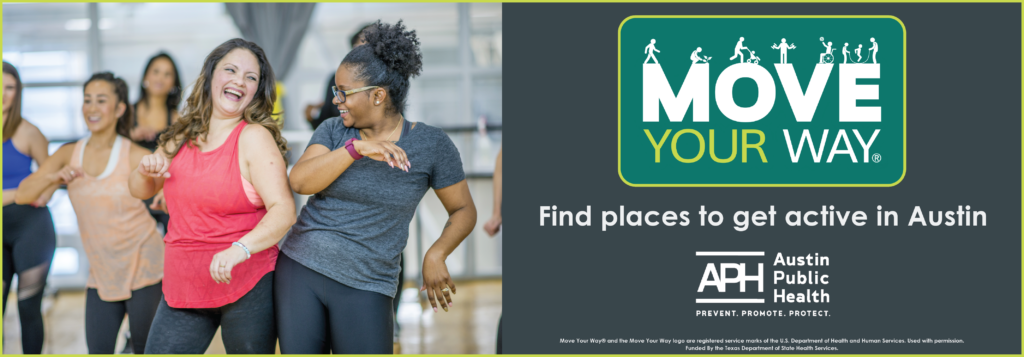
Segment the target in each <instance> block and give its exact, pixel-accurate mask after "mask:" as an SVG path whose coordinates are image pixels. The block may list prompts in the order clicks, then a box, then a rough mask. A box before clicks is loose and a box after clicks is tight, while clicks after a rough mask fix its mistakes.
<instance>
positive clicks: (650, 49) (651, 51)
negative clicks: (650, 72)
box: [644, 38, 661, 64]
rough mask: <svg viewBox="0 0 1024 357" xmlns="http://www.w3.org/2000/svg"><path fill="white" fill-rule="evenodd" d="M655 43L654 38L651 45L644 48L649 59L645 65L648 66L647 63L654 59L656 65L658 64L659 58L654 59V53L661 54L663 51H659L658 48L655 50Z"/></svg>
mask: <svg viewBox="0 0 1024 357" xmlns="http://www.w3.org/2000/svg"><path fill="white" fill-rule="evenodd" d="M654 42H655V41H654V39H653V38H652V39H651V44H649V45H647V47H644V53H646V54H647V59H645V60H644V64H647V61H650V60H651V59H652V58H653V59H654V64H658V58H657V57H654V53H655V52H658V53H661V51H658V49H657V48H654Z"/></svg>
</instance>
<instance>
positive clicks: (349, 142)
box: [345, 138, 363, 160]
mask: <svg viewBox="0 0 1024 357" xmlns="http://www.w3.org/2000/svg"><path fill="white" fill-rule="evenodd" d="M356 141H359V139H356V138H351V139H348V140H347V141H345V150H348V154H349V155H351V156H352V159H353V160H359V159H362V158H363V155H359V152H358V151H356V147H355V145H353V144H354V143H355V142H356Z"/></svg>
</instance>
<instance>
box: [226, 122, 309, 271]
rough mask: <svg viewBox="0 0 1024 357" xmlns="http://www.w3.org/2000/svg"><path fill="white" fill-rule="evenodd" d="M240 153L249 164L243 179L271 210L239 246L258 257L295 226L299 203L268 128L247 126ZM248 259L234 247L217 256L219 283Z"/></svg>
mask: <svg viewBox="0 0 1024 357" xmlns="http://www.w3.org/2000/svg"><path fill="white" fill-rule="evenodd" d="M238 149H239V150H238V152H239V154H240V155H242V159H243V160H244V162H245V165H244V167H243V168H242V170H241V171H242V179H247V180H249V181H250V182H252V186H253V188H255V189H256V193H257V194H259V196H260V198H261V199H263V204H264V205H265V206H266V208H267V214H266V215H265V216H263V219H261V220H260V222H259V223H258V224H256V227H255V228H253V229H252V230H251V231H249V233H247V234H246V235H245V236H242V238H241V239H239V240H238V243H241V244H242V245H244V246H245V247H246V248H248V249H249V253H250V254H256V253H257V252H261V251H263V250H265V249H267V248H270V247H272V246H274V245H276V244H277V242H278V241H280V240H281V238H283V237H284V234H285V233H286V232H287V231H288V229H289V228H291V226H292V224H295V201H294V200H293V199H292V193H291V190H289V189H288V174H287V166H286V165H285V161H284V157H283V156H281V152H280V151H278V149H277V143H276V142H275V141H274V137H273V136H272V135H271V134H270V131H269V130H267V128H264V127H263V126H260V125H249V126H246V127H245V129H243V130H242V135H241V137H240V138H239V145H238ZM246 174H248V175H246ZM246 176H248V177H246ZM246 259H248V256H247V254H246V253H245V250H244V249H242V248H241V247H238V246H235V245H232V246H231V247H230V248H228V249H225V250H223V251H221V252H220V253H217V254H216V255H214V256H213V259H212V261H211V262H210V275H211V276H212V277H213V280H214V281H217V282H218V283H230V282H231V269H232V268H233V267H234V266H235V265H238V264H239V263H242V262H244V261H245V260H246Z"/></svg>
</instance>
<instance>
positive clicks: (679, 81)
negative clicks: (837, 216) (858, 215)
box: [618, 16, 907, 187]
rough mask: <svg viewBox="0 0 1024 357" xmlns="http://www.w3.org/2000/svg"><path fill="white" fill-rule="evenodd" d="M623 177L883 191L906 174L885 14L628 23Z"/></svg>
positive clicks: (896, 45) (899, 98)
mask: <svg viewBox="0 0 1024 357" xmlns="http://www.w3.org/2000/svg"><path fill="white" fill-rule="evenodd" d="M618 134H619V142H618V170H619V177H620V178H621V179H622V181H623V182H625V183H626V184H628V185H630V186H637V187H688V186H689V187H711V186H722V187H744V186H745V187H786V186H789V187H815V186H819V187H889V186H894V185H896V184H898V183H899V182H900V181H902V180H903V177H904V176H905V175H906V167H907V166H906V152H907V150H906V28H905V27H904V26H903V23H902V22H901V21H900V20H899V19H897V18H896V17H893V16H631V17H629V18H626V19H625V20H623V21H622V23H621V24H620V26H619V120H618Z"/></svg>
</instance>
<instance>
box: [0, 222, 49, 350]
mask: <svg viewBox="0 0 1024 357" xmlns="http://www.w3.org/2000/svg"><path fill="white" fill-rule="evenodd" d="M3 211H4V212H3V213H4V268H3V269H4V297H3V304H4V306H3V312H4V314H6V312H7V296H8V295H10V293H11V280H13V279H14V274H18V314H19V316H20V317H21V346H22V351H23V352H24V353H26V354H30V353H31V354H38V353H41V352H42V351H43V313H42V305H43V288H44V287H46V275H47V274H49V272H50V262H51V261H52V260H53V251H54V249H56V247H57V234H56V233H55V232H54V230H53V217H51V216H50V210H49V209H48V208H46V207H45V206H44V207H40V208H35V207H32V206H27V205H14V204H12V205H7V206H4V207H3Z"/></svg>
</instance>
